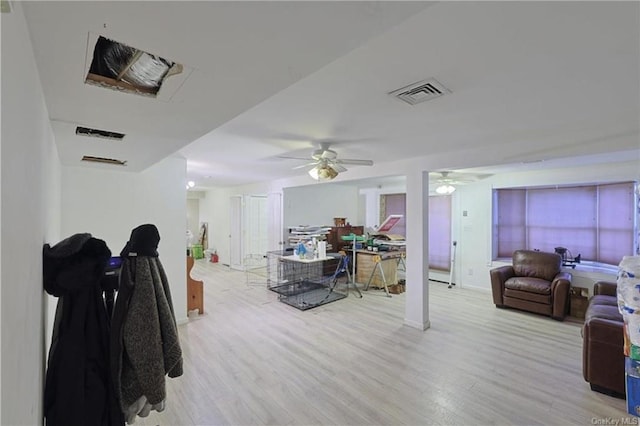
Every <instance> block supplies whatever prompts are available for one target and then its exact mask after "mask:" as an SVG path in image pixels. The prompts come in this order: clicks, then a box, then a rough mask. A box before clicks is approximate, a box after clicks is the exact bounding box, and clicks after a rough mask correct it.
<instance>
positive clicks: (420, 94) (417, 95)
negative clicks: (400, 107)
mask: <svg viewBox="0 0 640 426" xmlns="http://www.w3.org/2000/svg"><path fill="white" fill-rule="evenodd" d="M447 93H451V90H449V89H447V88H446V87H444V86H443V85H442V84H441V83H440V82H439V81H438V80H436V79H435V78H430V79H427V80H422V81H419V82H417V83H413V84H410V85H408V86H405V87H403V88H400V89H398V90H394V91H393V92H390V93H389V94H390V95H391V96H395V97H396V98H398V99H400V100H402V101H404V102H406V103H408V104H409V105H415V104H419V103H420V102H426V101H430V100H431V99H435V98H439V97H440V96H442V95H444V94H447Z"/></svg>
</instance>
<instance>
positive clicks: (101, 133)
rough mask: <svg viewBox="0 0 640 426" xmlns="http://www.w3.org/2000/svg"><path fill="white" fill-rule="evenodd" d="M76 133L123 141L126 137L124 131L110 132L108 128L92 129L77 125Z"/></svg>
mask: <svg viewBox="0 0 640 426" xmlns="http://www.w3.org/2000/svg"><path fill="white" fill-rule="evenodd" d="M76 135H82V136H92V137H94V138H103V139H110V140H118V141H121V140H122V139H123V138H124V133H118V132H110V131H108V130H100V129H91V128H89V127H81V126H78V127H76Z"/></svg>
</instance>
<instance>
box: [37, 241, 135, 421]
mask: <svg viewBox="0 0 640 426" xmlns="http://www.w3.org/2000/svg"><path fill="white" fill-rule="evenodd" d="M110 256H111V251H110V250H109V248H108V247H107V245H106V244H105V242H104V241H102V240H99V239H96V238H93V237H92V236H91V234H75V235H73V236H71V237H69V238H67V239H65V240H63V241H61V242H60V243H58V244H56V245H55V246H53V247H51V246H49V244H45V246H44V248H43V279H44V287H45V290H46V291H47V293H49V294H51V295H54V296H57V297H58V305H57V307H56V317H55V322H54V327H53V338H52V342H51V348H50V350H49V359H48V366H47V374H46V382H45V391H44V413H45V420H46V424H47V426H57V425H64V426H76V425H96V426H115V425H123V424H124V417H123V416H122V413H121V412H120V410H119V409H118V405H117V401H116V398H115V395H114V391H113V385H112V383H111V381H110V375H109V340H108V339H109V321H108V317H107V312H106V309H105V305H104V299H103V298H102V288H101V286H100V284H101V280H102V277H103V274H104V271H105V268H106V265H107V262H108V260H109V257H110Z"/></svg>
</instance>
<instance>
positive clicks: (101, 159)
mask: <svg viewBox="0 0 640 426" xmlns="http://www.w3.org/2000/svg"><path fill="white" fill-rule="evenodd" d="M82 161H88V162H91V163H102V164H111V165H115V166H125V165H126V164H127V161H126V160H124V161H123V160H116V159H115V158H105V157H94V156H91V155H85V156H83V157H82Z"/></svg>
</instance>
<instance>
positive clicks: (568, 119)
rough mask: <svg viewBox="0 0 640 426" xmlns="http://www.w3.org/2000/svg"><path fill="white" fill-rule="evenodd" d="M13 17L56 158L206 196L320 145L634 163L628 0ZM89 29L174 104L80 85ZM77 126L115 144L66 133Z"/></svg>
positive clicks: (400, 154)
mask: <svg viewBox="0 0 640 426" xmlns="http://www.w3.org/2000/svg"><path fill="white" fill-rule="evenodd" d="M24 10H25V15H26V18H27V21H28V24H29V28H30V32H31V39H32V42H33V45H34V52H35V57H36V62H37V66H38V68H39V73H40V78H41V80H42V84H43V87H44V92H45V98H46V102H47V107H48V110H49V114H50V116H51V120H52V123H53V129H54V132H55V137H56V142H57V144H58V148H59V153H60V157H61V161H62V162H63V164H65V165H82V164H81V162H80V161H79V160H80V158H81V157H82V155H94V156H104V157H112V158H118V159H122V160H127V166H126V167H125V168H123V169H126V170H128V171H139V170H143V169H145V168H147V167H149V166H150V165H152V164H154V163H155V162H157V161H159V160H161V159H162V158H165V157H166V156H168V155H172V154H174V153H179V154H181V155H183V156H185V157H186V158H187V168H188V170H187V172H188V176H189V178H190V179H193V180H195V181H196V182H197V185H198V187H207V186H214V185H237V184H243V183H250V182H256V181H265V180H272V179H277V178H282V177H287V176H294V175H302V174H304V173H305V172H306V171H305V170H304V169H298V170H292V168H293V167H294V166H296V165H299V164H302V163H303V162H302V161H298V160H286V159H279V158H277V157H278V156H282V155H285V156H308V155H310V153H311V151H312V150H313V149H315V148H317V144H318V142H320V141H332V142H333V145H332V148H333V149H334V150H336V151H337V152H338V156H339V158H340V157H342V158H364V159H372V160H374V162H376V164H380V163H384V162H387V161H394V160H401V159H406V158H415V157H421V156H434V155H435V156H438V158H442V162H441V164H440V165H439V167H438V168H439V169H448V168H449V167H450V166H451V165H452V164H455V165H456V167H457V168H458V169H462V168H465V169H471V168H474V167H479V166H482V167H483V169H482V170H483V172H487V171H489V172H490V171H491V168H490V167H487V166H500V167H502V169H504V167H505V165H508V164H521V163H522V162H529V163H531V162H535V161H539V160H551V159H554V158H562V159H564V160H565V161H569V158H570V157H577V156H580V157H582V156H588V157H589V158H593V157H594V155H596V154H607V155H606V156H605V157H603V159H605V160H607V161H611V158H612V153H616V152H620V153H624V155H620V156H618V157H620V158H625V159H627V160H628V159H629V156H628V153H629V152H631V153H632V156H635V158H637V159H638V160H640V136H639V135H640V133H639V128H640V126H639V121H640V3H638V2H619V3H616V2H482V1H481V2H443V3H432V2H428V3H427V2H396V1H391V2H360V1H356V2H340V1H328V2H311V1H300V2H237V1H236V2H206V1H201V2H164V1H162V2H49V1H43V2H31V1H30V2H25V3H24ZM97 34H100V35H103V36H105V37H108V38H112V39H113V40H116V41H119V42H121V43H125V44H128V45H130V46H133V47H137V48H140V49H143V50H146V51H148V52H150V53H154V54H157V55H159V56H162V57H164V58H167V59H170V60H173V61H176V62H179V63H182V64H183V65H184V66H185V72H184V73H183V75H182V76H181V77H180V78H179V79H178V78H175V79H174V81H180V82H181V84H180V85H179V87H173V89H175V90H176V91H175V93H174V94H173V96H171V97H170V99H164V100H158V99H149V98H143V97H138V96H135V95H130V94H124V93H117V92H114V91H111V90H106V89H102V88H98V87H95V86H88V85H85V84H84V83H83V80H84V75H85V74H86V71H87V69H88V66H89V62H90V58H89V59H87V57H86V56H87V51H88V46H87V44H88V40H89V39H90V37H92V36H93V37H95V35H97ZM89 48H92V46H89ZM89 54H90V49H89ZM431 77H434V78H436V79H437V80H438V81H440V82H441V83H442V84H444V85H445V86H446V87H447V88H448V89H450V90H451V92H452V93H450V94H447V95H445V96H442V97H440V98H437V99H435V100H432V101H428V102H425V103H422V104H418V105H415V106H410V105H408V104H405V103H402V102H401V101H399V100H397V99H395V98H393V97H391V96H389V95H388V93H389V92H391V91H393V90H395V89H398V88H400V87H403V86H405V85H408V84H411V83H414V82H416V81H420V80H424V79H427V78H431ZM172 78H174V77H170V78H169V79H168V80H167V84H168V85H170V83H169V82H170V81H171V79H172ZM77 125H82V126H89V127H96V128H100V129H104V130H112V131H118V132H123V133H126V134H127V136H126V137H125V139H124V141H122V142H105V141H103V140H101V139H96V138H85V137H80V136H76V135H75V134H74V130H75V126H77ZM479 149H481V150H482V151H483V152H484V153H485V155H483V158H479V157H478V155H476V153H477V152H478V150H479ZM454 158H455V161H453V160H452V159H454ZM448 159H451V160H448ZM488 159H490V160H488ZM86 166H87V167H109V166H103V165H86ZM111 167H114V166H111ZM356 167H363V166H350V167H349V168H356ZM495 170H498V168H496V169H495ZM348 173H349V172H346V173H345V175H347V174H348Z"/></svg>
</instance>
